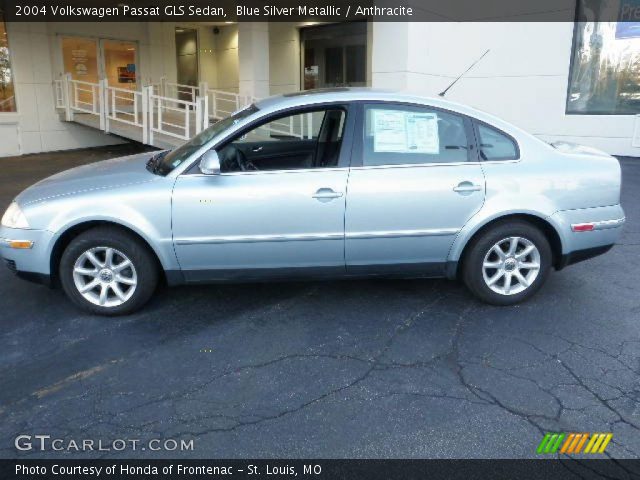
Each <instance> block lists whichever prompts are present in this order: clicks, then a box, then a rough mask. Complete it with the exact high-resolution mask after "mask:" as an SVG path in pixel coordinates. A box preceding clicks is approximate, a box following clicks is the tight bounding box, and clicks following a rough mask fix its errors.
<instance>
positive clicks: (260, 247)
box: [0, 89, 625, 315]
mask: <svg viewBox="0 0 640 480" xmlns="http://www.w3.org/2000/svg"><path fill="white" fill-rule="evenodd" d="M624 221H625V218H624V212H623V210H622V208H621V206H620V166H619V164H618V161H617V160H616V159H615V158H613V157H611V156H609V155H607V154H605V153H602V152H600V151H597V150H594V149H591V148H587V147H580V146H576V145H571V144H555V145H549V144H547V143H544V142H543V141H541V140H539V139H537V138H535V137H533V136H532V135H529V134H527V133H526V132H524V131H522V130H520V129H518V128H516V127H514V126H512V125H510V124H509V123H506V122H504V121H502V120H500V119H498V118H495V117H493V116H491V115H488V114H486V113H482V112H480V111H477V110H474V109H472V108H469V107H465V106H462V105H459V104H455V103H451V102H448V101H445V100H443V99H426V98H420V97H413V96H409V95H401V94H393V93H386V92H376V91H372V90H351V89H339V90H333V91H325V92H305V93H300V94H294V95H284V96H280V97H272V98H269V99H266V100H262V101H259V102H257V103H256V104H254V105H251V106H249V107H247V108H245V109H243V110H241V111H239V112H237V113H235V114H233V115H231V116H230V117H228V118H225V119H223V120H221V121H219V122H217V123H215V124H213V125H212V126H211V127H209V128H208V129H206V130H204V131H203V132H202V133H200V134H199V135H197V136H196V137H194V138H193V139H192V140H191V141H189V142H187V143H185V144H184V145H182V146H181V147H179V148H176V149H175V150H172V151H164V152H159V153H145V154H142V155H134V156H130V157H126V158H118V159H115V160H108V161H104V162H99V163H94V164H90V165H86V166H82V167H79V168H74V169H71V170H68V171H65V172H62V173H59V174H57V175H54V176H52V177H49V178H47V179H45V180H42V181H41V182H38V183H36V184H35V185H33V186H32V187H30V188H28V189H26V190H25V191H24V192H22V193H21V194H20V195H18V197H17V198H16V199H15V201H14V202H13V203H12V204H11V205H10V207H9V209H8V210H7V212H6V213H5V215H4V217H3V219H2V229H1V230H0V238H1V241H0V242H1V245H2V246H1V247H0V251H1V253H2V256H3V257H4V259H5V261H6V263H7V264H8V266H9V268H11V269H12V270H14V271H15V272H16V273H17V274H18V276H20V277H23V278H27V279H32V280H37V281H40V282H44V283H47V284H50V285H54V286H55V285H60V286H61V287H62V289H64V291H65V292H66V294H67V295H68V296H69V298H70V299H71V300H72V301H73V302H74V303H75V304H77V305H79V306H80V307H83V308H84V309H86V310H89V311H90V312H94V313H99V314H106V315H116V314H125V313H129V312H132V311H134V310H136V309H138V308H140V307H141V306H142V305H144V303H145V302H146V301H147V300H149V298H150V297H151V295H152V294H153V292H154V290H155V288H156V285H157V283H158V282H159V281H161V280H162V281H165V282H166V283H168V284H169V285H177V284H185V283H186V284H191V283H201V282H227V281H257V280H265V279H293V278H338V277H340V278H343V277H364V276H401V277H447V278H451V279H454V278H461V279H462V280H463V281H464V283H465V284H466V285H467V286H468V288H469V290H470V291H471V292H473V293H474V294H475V295H476V296H477V297H478V298H480V299H481V300H483V301H485V302H488V303H491V304H495V305H511V304H514V303H517V302H520V301H522V300H525V299H527V298H529V297H530V296H531V295H533V294H534V293H535V292H536V291H537V290H539V289H540V287H541V286H542V285H543V283H544V281H545V279H546V278H547V276H548V275H549V273H550V271H551V270H552V269H561V268H563V267H565V266H566V265H569V264H572V263H575V262H577V261H580V260H584V259H586V258H589V257H593V256H595V255H598V254H601V253H604V252H606V251H607V250H608V249H609V248H611V246H612V245H613V244H614V243H615V242H616V240H617V239H618V237H619V235H620V232H621V229H622V228H621V227H622V225H623V223H624Z"/></svg>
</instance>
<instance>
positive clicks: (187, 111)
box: [53, 73, 310, 144]
mask: <svg viewBox="0 0 640 480" xmlns="http://www.w3.org/2000/svg"><path fill="white" fill-rule="evenodd" d="M53 89H54V98H55V107H56V108H57V109H61V110H64V113H65V120H67V121H72V120H73V119H74V114H76V113H83V114H89V115H96V116H97V117H98V118H99V128H100V129H101V130H104V131H105V132H107V133H108V132H110V131H112V129H113V127H114V126H115V125H116V124H121V125H126V126H128V127H133V128H135V129H140V130H141V131H142V141H143V142H144V143H150V144H154V137H156V136H157V135H166V136H168V137H172V138H177V139H180V140H188V139H190V138H191V136H192V135H193V134H194V133H195V134H197V133H200V132H201V131H202V130H203V129H205V128H207V127H208V126H209V122H210V120H211V119H220V118H223V117H226V116H228V115H231V114H232V113H233V112H235V111H237V110H239V109H241V108H243V107H245V106H247V105H249V104H250V103H252V102H255V101H256V100H257V99H256V98H255V97H252V96H247V95H240V94H238V93H234V92H228V91H224V90H216V89H209V88H208V86H207V84H206V83H201V84H200V85H199V86H198V87H194V86H191V85H180V84H177V83H170V82H167V81H166V79H164V78H163V79H162V80H161V81H160V82H159V83H149V84H148V85H147V86H144V87H142V89H141V90H136V89H132V88H122V87H114V86H110V85H109V84H108V82H107V80H106V79H102V80H100V81H99V82H98V83H92V82H87V81H82V80H74V79H73V78H72V76H71V74H70V73H66V74H65V75H63V76H62V77H61V78H60V79H56V80H54V82H53ZM179 97H184V98H179ZM308 125H310V120H309V122H305V121H304V119H300V120H296V119H294V118H289V119H287V120H283V121H282V122H278V123H275V124H273V125H271V127H270V131H271V132H272V133H273V134H277V135H288V136H295V137H299V138H303V137H304V135H305V131H306V130H307V129H308V128H307V127H308ZM309 128H310V127H309ZM138 138H140V137H138ZM156 139H157V138H156Z"/></svg>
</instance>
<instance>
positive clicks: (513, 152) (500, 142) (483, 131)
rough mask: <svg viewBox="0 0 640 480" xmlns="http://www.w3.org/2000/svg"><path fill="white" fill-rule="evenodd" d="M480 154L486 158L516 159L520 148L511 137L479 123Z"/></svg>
mask: <svg viewBox="0 0 640 480" xmlns="http://www.w3.org/2000/svg"><path fill="white" fill-rule="evenodd" d="M478 135H479V137H480V155H481V156H482V158H483V159H484V160H516V159H517V158H518V149H517V147H516V145H515V144H514V143H513V140H511V139H510V138H509V137H507V136H506V135H504V134H503V133H501V132H499V131H498V130H495V129H493V128H491V127H488V126H486V125H478Z"/></svg>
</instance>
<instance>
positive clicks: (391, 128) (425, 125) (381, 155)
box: [363, 104, 469, 167]
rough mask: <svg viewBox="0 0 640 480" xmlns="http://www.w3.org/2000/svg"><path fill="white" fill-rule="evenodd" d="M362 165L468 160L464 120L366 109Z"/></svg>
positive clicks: (425, 111) (413, 109)
mask: <svg viewBox="0 0 640 480" xmlns="http://www.w3.org/2000/svg"><path fill="white" fill-rule="evenodd" d="M364 111H365V118H364V138H363V143H364V145H363V165H364V166H365V167H366V166H379V165H406V164H429V163H455V162H466V161H467V160H468V150H469V141H468V138H467V129H466V125H465V119H464V117H462V116H460V115H456V114H453V113H449V112H444V111H442V110H438V109H430V108H427V107H417V106H405V105H384V104H369V105H365V110H364Z"/></svg>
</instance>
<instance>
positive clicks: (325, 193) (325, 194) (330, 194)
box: [312, 188, 342, 202]
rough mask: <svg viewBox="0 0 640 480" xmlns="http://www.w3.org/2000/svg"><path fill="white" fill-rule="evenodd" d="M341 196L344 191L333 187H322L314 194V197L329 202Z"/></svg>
mask: <svg viewBox="0 0 640 480" xmlns="http://www.w3.org/2000/svg"><path fill="white" fill-rule="evenodd" d="M341 196H342V192H336V191H334V190H332V189H331V188H320V189H318V191H316V193H314V194H313V195H312V197H313V198H315V199H316V200H320V201H321V202H328V201H329V200H333V199H334V198H340V197H341Z"/></svg>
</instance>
